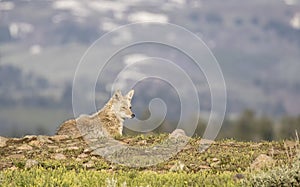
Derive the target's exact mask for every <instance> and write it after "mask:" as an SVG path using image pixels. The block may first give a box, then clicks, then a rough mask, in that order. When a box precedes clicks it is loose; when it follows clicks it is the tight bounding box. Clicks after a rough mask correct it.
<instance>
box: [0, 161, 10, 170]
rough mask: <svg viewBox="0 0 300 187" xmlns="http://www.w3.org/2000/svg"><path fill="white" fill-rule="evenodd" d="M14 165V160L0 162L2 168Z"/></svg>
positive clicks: (0, 168)
mask: <svg viewBox="0 0 300 187" xmlns="http://www.w3.org/2000/svg"><path fill="white" fill-rule="evenodd" d="M12 166H13V163H12V162H0V170H3V169H6V168H10V167H12Z"/></svg>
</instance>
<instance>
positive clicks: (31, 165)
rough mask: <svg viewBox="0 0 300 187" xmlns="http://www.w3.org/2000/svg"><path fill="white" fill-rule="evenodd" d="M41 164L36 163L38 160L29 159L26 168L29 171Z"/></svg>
mask: <svg viewBox="0 0 300 187" xmlns="http://www.w3.org/2000/svg"><path fill="white" fill-rule="evenodd" d="M38 164H39V162H38V161H36V160H32V159H28V160H27V161H26V163H25V168H27V169H29V168H32V167H33V166H36V165H38Z"/></svg>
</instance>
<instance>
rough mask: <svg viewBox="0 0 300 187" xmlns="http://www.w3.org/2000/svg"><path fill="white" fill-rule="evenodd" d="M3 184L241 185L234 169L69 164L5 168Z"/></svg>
mask: <svg viewBox="0 0 300 187" xmlns="http://www.w3.org/2000/svg"><path fill="white" fill-rule="evenodd" d="M2 175H3V177H2V178H3V183H2V185H3V186H115V185H117V186H203V185H206V186H215V185H218V186H220V185H225V186H237V185H239V183H237V182H235V181H234V180H233V177H232V173H230V172H229V173H220V174H218V175H214V174H212V173H211V172H210V171H203V172H198V173H186V172H181V173H175V172H165V173H158V172H154V171H129V172H124V171H117V172H109V171H91V170H86V169H82V168H74V169H71V170H69V169H68V168H66V167H57V168H55V169H45V168H43V167H37V168H35V169H31V170H20V171H5V172H3V173H2Z"/></svg>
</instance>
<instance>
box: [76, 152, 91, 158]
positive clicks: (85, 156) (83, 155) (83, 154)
mask: <svg viewBox="0 0 300 187" xmlns="http://www.w3.org/2000/svg"><path fill="white" fill-rule="evenodd" d="M88 156H89V155H88V154H85V153H81V154H80V155H78V158H87V157H88Z"/></svg>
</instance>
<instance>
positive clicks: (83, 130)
mask: <svg viewBox="0 0 300 187" xmlns="http://www.w3.org/2000/svg"><path fill="white" fill-rule="evenodd" d="M133 94H134V90H131V91H129V92H128V93H127V94H126V95H125V96H123V95H122V93H121V91H120V90H117V91H116V92H115V93H114V95H113V96H112V97H111V98H110V100H109V101H108V102H107V103H106V104H105V106H104V107H103V108H102V109H101V110H99V111H98V112H96V113H95V114H93V115H84V116H80V117H78V118H77V119H71V120H68V121H66V122H64V123H63V124H61V125H60V127H59V128H58V130H57V133H56V134H58V135H69V136H72V137H81V136H85V135H87V134H90V133H92V134H93V136H94V137H95V136H97V137H102V136H118V135H122V131H123V122H124V119H126V118H134V117H135V115H134V114H133V113H132V111H131V100H132V97H133Z"/></svg>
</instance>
